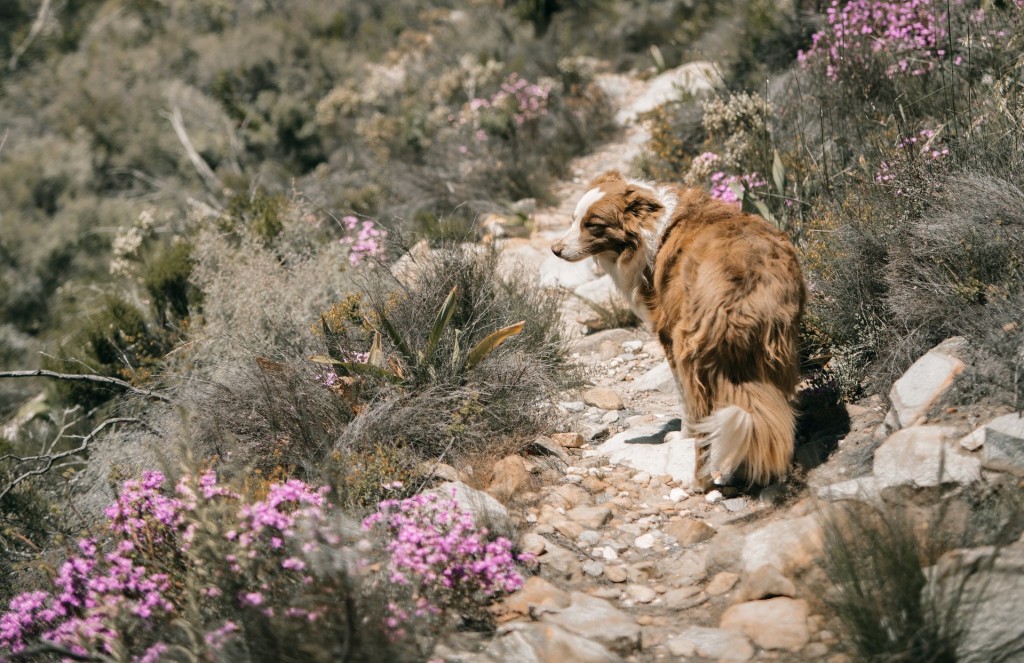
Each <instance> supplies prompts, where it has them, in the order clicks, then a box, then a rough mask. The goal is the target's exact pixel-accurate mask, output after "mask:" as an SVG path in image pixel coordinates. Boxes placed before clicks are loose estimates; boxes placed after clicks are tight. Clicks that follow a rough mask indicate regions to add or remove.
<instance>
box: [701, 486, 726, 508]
mask: <svg viewBox="0 0 1024 663" xmlns="http://www.w3.org/2000/svg"><path fill="white" fill-rule="evenodd" d="M724 497H725V496H724V495H722V491H720V490H718V489H717V488H716V489H715V490H712V491H711V492H710V493H708V494H707V495H705V496H704V499H705V500H706V501H707V503H708V504H714V503H715V502H721V501H722V499H723V498H724Z"/></svg>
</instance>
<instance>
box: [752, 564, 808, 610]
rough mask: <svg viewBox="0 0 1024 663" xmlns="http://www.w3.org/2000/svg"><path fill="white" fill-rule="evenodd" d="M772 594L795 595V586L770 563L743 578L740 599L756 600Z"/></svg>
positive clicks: (769, 596)
mask: <svg viewBox="0 0 1024 663" xmlns="http://www.w3.org/2000/svg"><path fill="white" fill-rule="evenodd" d="M773 596H788V597H790V598H792V597H794V596H796V586H795V585H794V584H793V581H792V580H790V579H789V578H787V577H785V576H784V575H782V574H781V573H779V570H778V569H777V568H775V567H774V566H771V565H770V564H765V565H764V566H761V567H760V568H758V569H757V570H755V571H754V572H753V573H751V574H749V575H747V577H746V578H744V579H743V585H742V586H741V587H740V591H739V600H740V601H756V600H758V599H765V598H771V597H773Z"/></svg>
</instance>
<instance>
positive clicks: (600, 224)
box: [583, 216, 609, 228]
mask: <svg viewBox="0 0 1024 663" xmlns="http://www.w3.org/2000/svg"><path fill="white" fill-rule="evenodd" d="M608 225H609V224H608V222H607V221H605V220H604V219H602V218H600V217H596V216H595V217H590V218H589V219H587V220H586V221H584V222H583V227H584V228H607V227H608Z"/></svg>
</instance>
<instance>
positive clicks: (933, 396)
mask: <svg viewBox="0 0 1024 663" xmlns="http://www.w3.org/2000/svg"><path fill="white" fill-rule="evenodd" d="M966 343H967V340H966V339H965V338H963V337H962V336H955V337H953V338H950V339H947V340H945V341H943V342H942V343H940V344H939V345H937V346H935V347H934V348H932V349H931V350H929V351H928V352H927V353H926V354H925V355H924V356H923V357H921V358H920V359H918V360H917V361H916V362H914V364H913V365H912V366H911V367H910V368H908V369H907V372H906V373H904V374H903V376H902V377H901V378H900V379H899V380H897V381H896V383H895V384H893V386H892V389H891V390H890V391H889V400H890V401H892V407H893V413H894V415H895V416H893V417H890V418H888V419H887V422H888V423H889V424H890V425H891V426H894V427H895V428H907V427H908V426H913V425H914V424H918V423H921V422H922V421H923V420H924V418H925V415H926V414H927V412H928V410H929V408H931V407H932V405H934V404H935V402H936V401H938V399H939V398H940V397H941V396H942V395H943V394H944V393H946V391H947V390H948V389H949V388H950V387H951V386H953V381H954V380H955V379H956V376H958V375H959V374H960V373H962V372H963V370H964V362H963V361H961V359H960V358H959V356H958V354H959V353H960V352H961V350H962V349H963V348H964V346H965V345H966Z"/></svg>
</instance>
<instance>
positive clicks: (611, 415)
mask: <svg viewBox="0 0 1024 663" xmlns="http://www.w3.org/2000/svg"><path fill="white" fill-rule="evenodd" d="M618 420H619V413H618V412H616V411H615V410H611V411H609V412H605V413H604V416H603V417H601V423H603V424H614V423H615V422H616V421H618Z"/></svg>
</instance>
